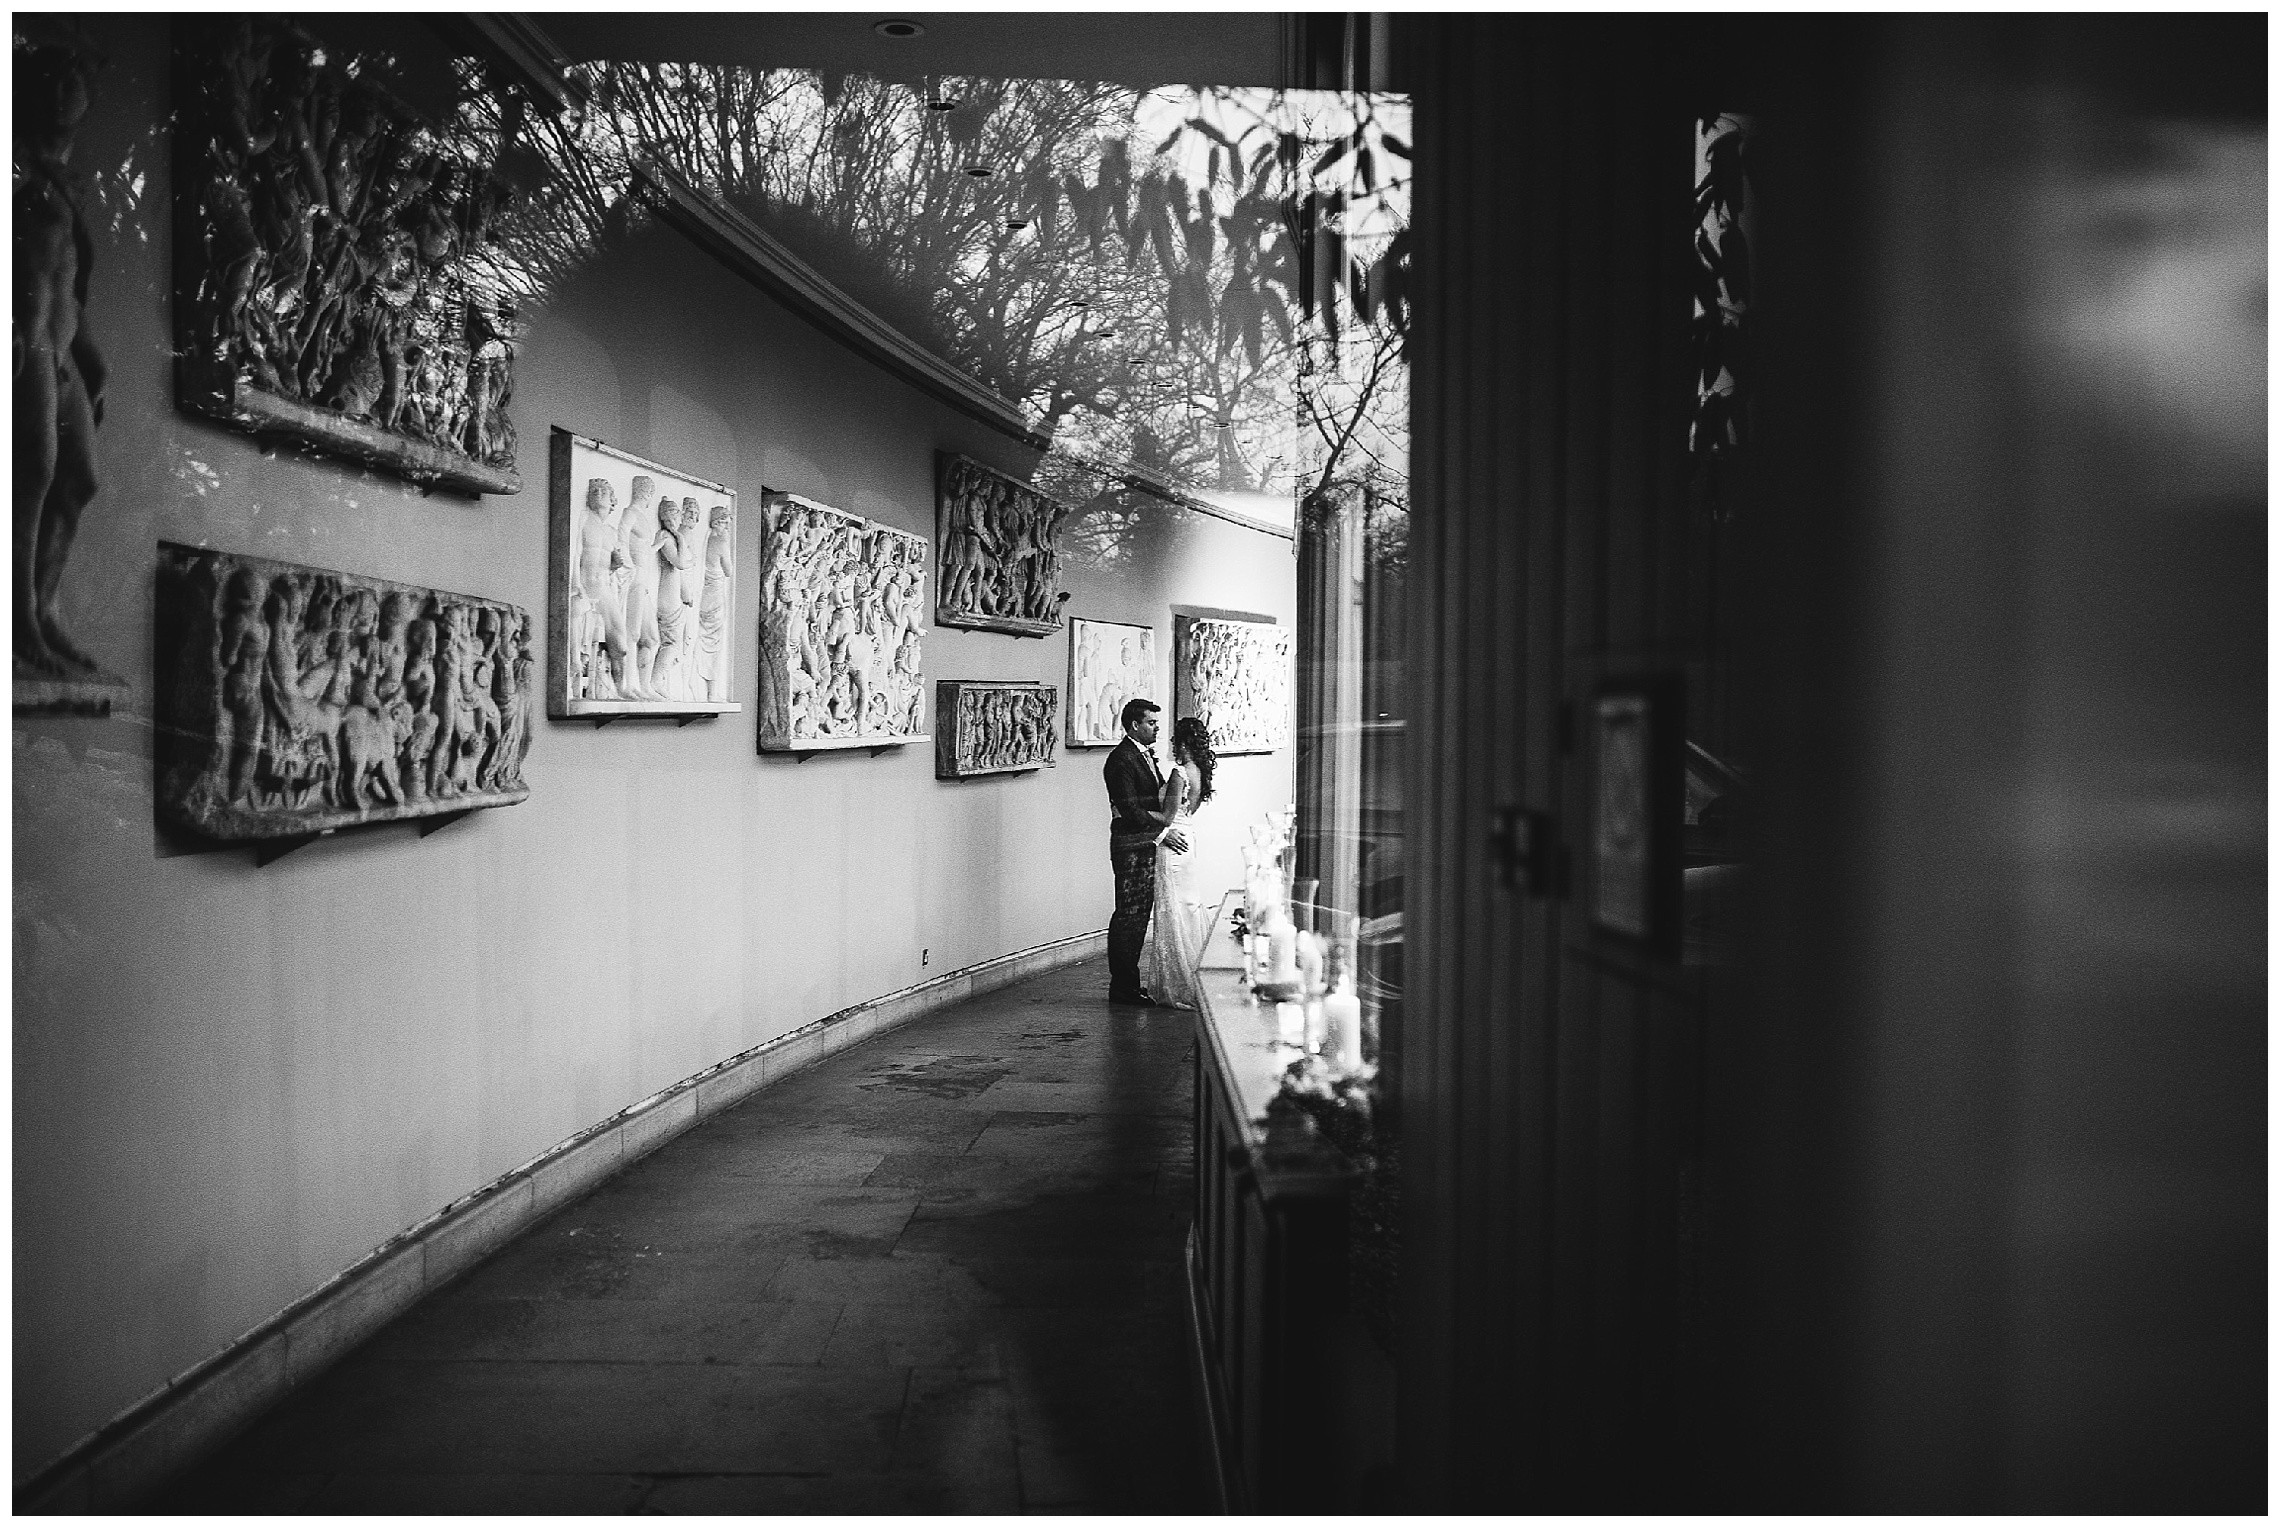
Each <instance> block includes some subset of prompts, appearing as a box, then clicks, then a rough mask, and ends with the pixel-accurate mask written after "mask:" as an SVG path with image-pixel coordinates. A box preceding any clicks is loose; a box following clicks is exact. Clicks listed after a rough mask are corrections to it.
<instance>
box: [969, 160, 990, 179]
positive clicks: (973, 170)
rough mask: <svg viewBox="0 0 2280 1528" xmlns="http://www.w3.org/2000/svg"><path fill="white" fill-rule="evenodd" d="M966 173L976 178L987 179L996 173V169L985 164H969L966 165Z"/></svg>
mask: <svg viewBox="0 0 2280 1528" xmlns="http://www.w3.org/2000/svg"><path fill="white" fill-rule="evenodd" d="M966 173H967V174H968V175H971V176H973V177H974V179H976V180H988V179H989V178H990V177H991V176H992V175H995V174H997V171H995V170H993V169H991V168H990V167H989V166H988V165H986V164H970V165H968V166H966Z"/></svg>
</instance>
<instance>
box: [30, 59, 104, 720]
mask: <svg viewBox="0 0 2280 1528" xmlns="http://www.w3.org/2000/svg"><path fill="white" fill-rule="evenodd" d="M28 34H29V35H28ZM35 38H36V39H37V40H35ZM15 57H16V64H15V68H16V75H15V79H16V136H15V155H16V263H15V272H16V321H15V346H14V349H15V386H16V400H15V403H16V412H15V427H16V441H15V457H16V469H15V470H16V488H15V492H16V627H15V632H16V636H15V652H14V665H13V667H14V672H15V677H16V678H17V679H18V680H20V681H21V680H30V681H38V682H43V683H49V682H57V681H61V682H67V683H68V682H72V681H80V682H88V683H95V684H111V685H115V684H117V683H118V681H117V680H115V679H113V678H111V677H110V676H108V675H106V674H104V673H103V671H102V669H101V667H100V666H99V665H98V664H97V663H96V662H95V660H94V659H93V658H91V657H89V656H88V655H87V654H86V653H85V652H83V651H81V650H80V647H79V645H78V644H77V643H76V642H74V641H73V640H72V638H71V635H70V633H68V632H67V631H65V630H64V628H63V621H62V612H61V610H60V608H59V603H60V602H59V595H60V593H61V590H62V583H63V569H64V563H65V561H66V560H67V559H68V558H69V557H70V555H71V544H72V541H73V539H74V538H75V537H76V536H77V534H78V531H79V521H80V516H81V515H82V514H83V513H84V512H85V510H86V508H87V505H88V503H89V502H90V501H91V500H93V499H94V497H95V493H96V489H97V487H98V486H99V481H100V480H99V478H98V476H97V472H96V461H95V427H96V426H97V425H99V424H101V423H102V421H103V386H104V379H105V368H104V364H103V356H102V353H101V352H100V351H99V350H97V349H96V347H95V341H94V338H93V336H92V335H90V334H89V332H88V330H87V326H86V322H85V319H86V311H87V278H88V270H89V267H90V266H91V265H92V264H93V258H94V251H93V244H92V241H91V240H90V238H89V237H88V229H87V222H86V219H85V218H84V217H82V216H81V214H80V208H79V198H80V189H81V188H80V183H79V179H78V177H77V174H76V173H75V172H74V171H73V170H72V169H71V166H70V159H71V149H72V140H73V138H74V136H75V135H76V133H77V130H78V127H79V124H80V121H81V120H82V119H83V118H84V117H85V116H86V114H87V108H88V103H89V90H90V87H91V85H92V83H93V79H94V75H95V70H96V68H97V63H98V61H97V59H96V56H95V54H94V52H93V51H92V50H91V49H90V48H89V47H88V46H87V45H86V43H85V41H84V39H82V38H81V37H79V36H78V34H77V33H76V32H75V31H74V30H72V29H71V28H70V27H69V24H68V23H65V24H61V25H58V24H54V23H50V24H48V25H46V26H42V27H39V28H38V29H37V31H36V32H31V30H30V29H28V28H27V29H25V30H19V32H18V33H17V38H16V45H15ZM22 693H23V692H22V691H19V694H20V695H21V694H22ZM40 698H42V699H45V698H49V697H48V696H47V695H46V694H45V693H44V692H43V695H42V697H40Z"/></svg>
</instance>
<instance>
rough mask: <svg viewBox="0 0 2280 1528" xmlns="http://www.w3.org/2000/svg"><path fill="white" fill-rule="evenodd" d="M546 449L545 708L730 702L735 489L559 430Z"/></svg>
mask: <svg viewBox="0 0 2280 1528" xmlns="http://www.w3.org/2000/svg"><path fill="white" fill-rule="evenodd" d="M553 451H554V453H555V460H554V462H553V470H554V492H555V494H556V496H557V497H556V502H555V505H554V516H555V532H554V534H555V536H556V545H555V557H556V561H555V565H554V566H555V570H556V571H555V576H556V578H558V579H559V580H561V586H560V587H559V588H558V589H557V591H556V595H555V598H556V599H557V601H558V602H559V603H558V604H557V605H556V607H555V617H554V618H555V620H556V621H557V622H558V625H557V627H556V634H555V638H554V640H556V641H558V642H560V643H561V644H562V647H561V649H560V650H559V651H558V652H557V654H556V657H557V659H558V663H557V666H556V671H557V673H558V675H559V676H560V677H559V678H557V679H556V680H555V681H554V689H553V692H552V695H551V697H550V701H549V704H550V706H551V707H552V709H553V714H555V715H557V716H584V715H594V716H601V715H609V714H620V715H631V714H644V712H645V711H646V712H648V714H662V715H673V714H681V711H680V709H678V708H686V709H687V710H688V711H690V712H693V713H700V714H702V713H710V712H717V711H725V710H735V709H738V707H737V706H736V705H735V703H734V702H733V701H732V700H731V699H730V697H731V695H733V694H734V685H735V673H734V666H733V662H732V659H733V655H734V651H735V643H734V641H733V639H732V637H731V634H730V631H729V622H730V620H731V618H732V617H733V616H734V614H735V598H736V595H735V588H736V510H735V506H734V504H733V503H732V502H731V499H732V495H730V494H729V493H728V491H727V490H725V489H722V488H719V487H718V486H716V485H714V484H709V483H705V482H703V481H701V480H699V479H695V478H685V477H681V476H678V475H676V474H673V473H670V472H668V471H667V470H666V469H664V468H660V467H656V466H654V465H653V464H651V463H648V462H645V461H643V460H642V459H641V458H639V457H635V456H629V455H627V454H625V453H624V452H621V451H618V450H616V449H615V448H614V447H608V446H604V445H602V444H601V443H600V442H598V441H592V440H588V439H586V438H585V437H583V436H578V435H573V434H571V433H569V432H568V431H566V430H557V431H556V432H555V436H554V440H553ZM571 500H574V502H570V501H571Z"/></svg>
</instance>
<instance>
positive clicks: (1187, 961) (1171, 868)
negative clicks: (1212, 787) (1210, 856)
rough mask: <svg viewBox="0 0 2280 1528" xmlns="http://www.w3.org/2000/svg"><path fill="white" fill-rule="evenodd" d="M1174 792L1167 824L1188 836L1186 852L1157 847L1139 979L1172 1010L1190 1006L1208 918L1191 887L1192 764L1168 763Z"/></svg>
mask: <svg viewBox="0 0 2280 1528" xmlns="http://www.w3.org/2000/svg"><path fill="white" fill-rule="evenodd" d="M1175 783H1176V785H1177V787H1178V790H1177V794H1176V795H1174V794H1173V793H1172V792H1170V791H1167V792H1166V795H1167V796H1168V797H1169V798H1170V799H1171V822H1170V826H1172V827H1176V828H1178V829H1180V830H1181V832H1183V833H1185V834H1186V835H1187V836H1188V839H1189V843H1188V852H1187V853H1185V854H1175V853H1173V852H1172V851H1171V850H1170V849H1167V848H1165V847H1164V846H1163V845H1161V844H1158V845H1157V846H1156V905H1155V911H1154V913H1153V914H1152V915H1151V916H1150V918H1149V919H1148V945H1147V948H1146V949H1145V950H1144V951H1143V952H1142V954H1141V961H1140V971H1141V979H1142V980H1143V981H1144V982H1145V983H1146V984H1147V987H1148V990H1149V991H1150V992H1152V993H1154V994H1155V996H1156V1000H1157V1001H1158V1002H1160V1003H1168V1004H1170V1005H1171V1006H1172V1007H1174V1008H1194V1007H1196V1006H1198V1005H1197V1001H1196V992H1195V963H1196V957H1197V955H1198V954H1200V953H1201V951H1202V948H1203V933H1204V925H1205V923H1206V922H1207V921H1208V920H1209V919H1210V917H1211V909H1210V908H1209V907H1199V906H1198V905H1197V904H1196V898H1195V892H1194V890H1193V888H1192V886H1191V884H1190V883H1191V882H1192V880H1193V879H1194V877H1193V866H1194V864H1195V843H1194V839H1195V831H1194V829H1193V828H1192V827H1191V826H1190V825H1189V824H1190V820H1191V819H1190V817H1189V813H1190V812H1191V811H1192V810H1193V809H1194V806H1195V798H1196V794H1197V792H1198V790H1199V786H1198V783H1197V775H1196V770H1195V766H1194V765H1192V764H1179V765H1175V766H1173V769H1172V773H1171V775H1170V777H1169V779H1168V780H1167V781H1166V784H1167V785H1172V784H1175Z"/></svg>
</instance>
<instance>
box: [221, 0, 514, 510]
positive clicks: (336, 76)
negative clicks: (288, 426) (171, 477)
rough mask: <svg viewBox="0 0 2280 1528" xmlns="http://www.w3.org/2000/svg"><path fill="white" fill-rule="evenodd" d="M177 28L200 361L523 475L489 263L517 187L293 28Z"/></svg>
mask: <svg viewBox="0 0 2280 1528" xmlns="http://www.w3.org/2000/svg"><path fill="white" fill-rule="evenodd" d="M178 25H180V26H181V27H182V28H183V32H182V40H181V43H180V46H181V49H182V57H181V59H180V65H179V67H180V74H179V78H180V79H181V80H182V81H183V82H184V88H185V91H186V94H187V97H188V99H187V101H186V110H185V112H184V114H183V118H182V125H181V127H180V129H179V131H180V132H181V134H182V135H183V137H182V143H181V147H182V151H183V152H182V161H183V164H184V181H183V187H182V194H184V195H186V196H192V197H194V198H195V203H194V216H193V225H194V227H195V230H196V233H195V237H194V239H193V240H192V241H191V242H190V244H188V245H187V246H186V247H185V249H184V250H183V251H181V254H182V256H183V258H184V260H185V270H184V275H183V286H182V294H183V297H184V299H185V301H186V303H187V311H188V312H189V313H190V314H191V315H192V317H191V319H190V333H189V334H188V335H187V336H186V338H187V339H188V340H189V341H190V351H191V354H190V359H191V360H192V361H193V362H194V363H196V364H197V365H199V366H200V367H203V368H207V369H208V370H209V371H211V370H218V371H219V372H220V373H222V374H225V375H234V376H236V377H238V378H241V379H242V380H243V382H244V383H245V384H246V385H248V386H251V387H253V388H255V389H258V390H260V391H262V392H266V393H270V394H273V395H275V396H278V397H281V398H284V399H287V400H289V401H291V402H294V403H300V404H304V405H307V406H309V407H312V408H317V409H322V410H330V411H332V412H334V413H337V414H339V415H340V416H342V417H344V418H346V419H350V420H354V421H357V422H359V423H362V424H367V425H371V426H373V427H375V428H377V429H379V430H381V431H384V432H386V433H387V434H389V435H391V436H395V437H399V438H401V439H404V440H409V441H416V442H419V443H421V444H424V445H427V446H432V447H435V448H437V449H439V450H441V451H445V452H449V453H453V454H455V455H458V456H463V457H466V458H469V459H471V460H473V461H475V462H478V463H482V464H485V465H487V466H492V467H500V468H507V469H511V468H512V467H513V464H514V457H515V435H514V428H513V425H512V424H511V423H510V422H509V420H508V417H507V409H508V405H509V404H510V402H511V401H512V397H513V390H514V376H513V365H514V358H513V336H514V329H515V310H514V306H513V303H512V301H511V299H510V298H508V297H507V296H506V295H505V294H504V293H503V292H502V291H495V290H492V289H491V288H490V287H489V286H488V284H487V283H486V282H485V281H484V280H483V279H482V277H481V274H480V264H481V262H480V254H481V251H482V249H483V247H484V246H485V245H486V244H487V243H488V242H489V241H490V240H491V239H492V237H493V236H494V232H495V229H496V227H497V224H498V221H499V218H500V216H501V215H502V213H503V212H504V211H505V209H506V203H507V193H506V192H505V190H504V189H503V187H501V186H500V184H499V183H498V182H497V181H495V180H493V179H492V178H491V176H490V175H489V174H488V172H487V171H486V170H485V169H484V168H483V167H482V166H480V165H478V164H474V163H471V162H469V161H468V160H466V159H465V158H463V157H461V152H460V151H459V150H458V149H457V148H455V147H454V146H453V145H450V144H448V143H446V142H444V141H443V140H442V139H440V138H439V137H438V136H437V135H436V134H435V133H434V132H433V131H431V130H430V129H429V128H428V127H426V126H425V125H423V124H421V123H419V122H418V121H416V120H415V119H414V118H413V117H412V116H411V114H410V113H409V112H408V111H407V110H406V109H405V108H403V107H402V106H400V105H399V104H398V103H396V102H394V101H393V100H391V99H389V98H388V97H386V96H384V95H383V94H382V93H381V92H380V91H379V90H378V89H377V88H376V87H374V86H372V85H371V84H369V83H368V82H366V81H363V80H352V79H350V78H349V77H348V76H347V74H346V73H345V72H344V71H343V70H342V69H340V68H339V67H337V66H328V65H326V64H324V63H322V62H321V61H320V60H321V58H322V54H321V51H320V50H319V49H318V48H317V47H316V45H315V44H314V42H313V41H312V40H311V39H309V38H308V37H306V36H304V35H303V34H301V33H300V32H298V31H296V30H294V29H293V28H292V27H290V26H287V25H283V24H280V23H275V22H270V21H265V20H257V19H254V18H250V17H244V16H234V17H230V16H217V17H212V18H205V19H201V20H197V21H193V22H182V23H178ZM205 374H206V373H205V372H201V375H205ZM198 406H201V407H207V406H209V405H208V404H207V403H205V402H200V403H199V404H198Z"/></svg>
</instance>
